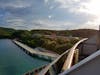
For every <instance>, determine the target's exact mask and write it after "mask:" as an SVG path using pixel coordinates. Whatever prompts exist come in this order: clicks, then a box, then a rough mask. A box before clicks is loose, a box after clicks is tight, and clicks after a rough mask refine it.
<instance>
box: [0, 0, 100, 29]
mask: <svg viewBox="0 0 100 75" xmlns="http://www.w3.org/2000/svg"><path fill="white" fill-rule="evenodd" d="M99 21H100V0H0V27H10V28H15V29H29V30H30V29H53V30H54V29H56V30H62V29H63V30H65V29H78V28H93V29H98V25H99V24H100V22H99Z"/></svg>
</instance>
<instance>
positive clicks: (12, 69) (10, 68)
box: [0, 39, 48, 75]
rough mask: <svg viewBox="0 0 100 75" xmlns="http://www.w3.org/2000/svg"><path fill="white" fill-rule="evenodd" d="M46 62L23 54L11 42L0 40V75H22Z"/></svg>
mask: <svg viewBox="0 0 100 75" xmlns="http://www.w3.org/2000/svg"><path fill="white" fill-rule="evenodd" d="M47 63H48V62H47V61H45V60H42V59H38V58H32V57H30V56H29V55H27V54H25V53H24V52H23V51H22V50H21V49H20V48H19V47H18V46H16V45H15V44H13V43H12V41H11V40H8V39H2V40H0V75H23V73H25V72H27V71H29V70H32V69H34V68H37V67H40V66H42V65H44V64H47Z"/></svg>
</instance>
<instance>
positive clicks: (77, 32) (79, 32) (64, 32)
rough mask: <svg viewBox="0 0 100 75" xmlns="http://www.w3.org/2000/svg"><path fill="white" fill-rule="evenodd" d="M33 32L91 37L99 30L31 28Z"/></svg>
mask: <svg viewBox="0 0 100 75" xmlns="http://www.w3.org/2000/svg"><path fill="white" fill-rule="evenodd" d="M31 33H33V34H34V33H38V34H42V35H44V34H45V35H52V34H55V35H60V36H75V37H87V38H89V37H91V36H92V35H95V34H96V33H98V30H94V29H77V30H60V31H56V30H31Z"/></svg>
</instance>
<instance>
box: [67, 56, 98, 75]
mask: <svg viewBox="0 0 100 75" xmlns="http://www.w3.org/2000/svg"><path fill="white" fill-rule="evenodd" d="M67 75H100V55H99V56H98V57H96V58H94V59H93V60H91V61H89V62H87V63H85V64H84V65H82V66H80V67H78V68H77V69H75V70H73V71H71V72H70V73H69V74H67Z"/></svg>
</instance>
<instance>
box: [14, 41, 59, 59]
mask: <svg viewBox="0 0 100 75" xmlns="http://www.w3.org/2000/svg"><path fill="white" fill-rule="evenodd" d="M13 42H14V43H15V44H17V45H18V46H20V47H22V48H23V49H25V50H26V51H27V52H29V53H31V54H35V55H41V56H47V57H52V58H57V57H58V56H59V55H58V54H53V53H47V52H40V51H36V50H34V49H33V48H31V47H29V46H27V45H25V44H23V43H21V42H19V41H17V40H13Z"/></svg>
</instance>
